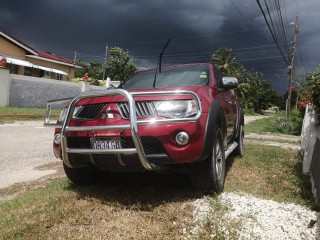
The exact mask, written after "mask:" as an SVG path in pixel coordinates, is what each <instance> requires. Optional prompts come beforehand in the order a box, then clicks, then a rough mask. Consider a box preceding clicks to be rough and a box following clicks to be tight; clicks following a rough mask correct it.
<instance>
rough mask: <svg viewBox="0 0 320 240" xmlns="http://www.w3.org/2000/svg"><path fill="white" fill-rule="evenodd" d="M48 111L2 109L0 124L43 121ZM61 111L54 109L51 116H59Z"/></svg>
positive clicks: (0, 109) (0, 111)
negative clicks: (17, 121)
mask: <svg viewBox="0 0 320 240" xmlns="http://www.w3.org/2000/svg"><path fill="white" fill-rule="evenodd" d="M45 113H46V109H43V108H13V107H0V124H3V123H7V122H14V121H16V120H19V121H22V120H42V119H44V117H45ZM59 114H60V110H57V109H53V110H52V111H51V115H53V116H59Z"/></svg>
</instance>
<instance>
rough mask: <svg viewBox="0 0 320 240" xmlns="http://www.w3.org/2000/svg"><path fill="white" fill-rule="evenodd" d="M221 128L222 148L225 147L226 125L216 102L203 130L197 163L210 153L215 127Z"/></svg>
mask: <svg viewBox="0 0 320 240" xmlns="http://www.w3.org/2000/svg"><path fill="white" fill-rule="evenodd" d="M218 126H219V127H220V128H221V131H222V135H223V139H224V147H226V146H227V138H226V135H227V125H226V118H225V114H224V110H223V108H222V107H221V105H220V103H219V102H218V101H214V102H213V103H212V104H211V106H210V109H209V112H208V118H207V122H206V128H205V136H204V140H203V147H202V152H201V154H200V157H199V161H201V160H205V159H207V158H208V156H209V155H210V154H211V153H212V148H213V144H212V143H213V138H214V136H215V135H216V131H217V127H218Z"/></svg>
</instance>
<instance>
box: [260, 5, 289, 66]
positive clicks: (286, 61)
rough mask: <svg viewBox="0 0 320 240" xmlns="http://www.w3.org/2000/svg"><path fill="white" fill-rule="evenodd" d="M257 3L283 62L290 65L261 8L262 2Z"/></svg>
mask: <svg viewBox="0 0 320 240" xmlns="http://www.w3.org/2000/svg"><path fill="white" fill-rule="evenodd" d="M256 1H257V3H258V5H259V8H260V10H261V12H262V14H263V17H264V20H265V22H266V24H267V26H268V28H269V31H270V33H271V35H272V38H273V40H274V42H275V44H276V45H277V48H278V49H279V52H280V54H281V56H282V58H283V60H284V61H285V63H286V64H288V65H289V62H288V60H287V59H286V58H285V56H284V55H283V53H282V51H281V48H280V45H279V43H278V41H277V39H276V37H275V35H274V33H273V32H272V29H271V27H270V24H269V22H268V20H267V17H266V14H265V13H264V11H263V9H262V6H261V4H260V0H256Z"/></svg>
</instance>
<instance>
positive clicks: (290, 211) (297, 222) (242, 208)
mask: <svg viewBox="0 0 320 240" xmlns="http://www.w3.org/2000/svg"><path fill="white" fill-rule="evenodd" d="M219 201H220V203H221V204H222V205H223V206H225V207H227V208H228V210H227V212H226V213H225V215H224V221H221V220H219V223H221V222H230V220H234V221H240V223H241V226H240V229H238V230H237V234H238V239H266V240H269V239H270V240H271V239H272V240H274V239H293V240H295V239H297V240H300V239H306V240H307V239H308V240H316V239H320V229H319V223H318V222H317V220H318V219H319V217H320V215H319V213H317V212H315V211H311V210H309V209H307V208H305V207H302V206H300V205H296V204H292V203H279V202H275V201H272V200H265V199H259V198H256V197H253V196H251V195H248V194H244V193H222V194H221V195H220V196H219ZM193 205H194V212H193V219H194V223H195V225H194V227H193V228H192V229H191V231H190V234H191V235H193V236H195V234H197V233H199V232H200V231H201V225H202V224H201V221H205V220H206V219H207V218H208V217H209V216H208V214H209V213H210V212H211V213H212V212H213V211H214V209H211V206H210V204H209V203H208V201H207V200H206V199H198V200H196V201H194V203H193ZM223 228H224V226H220V229H223ZM224 233H225V234H226V235H227V232H226V231H224ZM227 239H228V238H227Z"/></svg>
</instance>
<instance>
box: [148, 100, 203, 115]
mask: <svg viewBox="0 0 320 240" xmlns="http://www.w3.org/2000/svg"><path fill="white" fill-rule="evenodd" d="M154 106H155V108H156V110H157V113H158V116H162V117H166V118H186V117H190V116H192V115H195V114H197V112H198V110H199V109H198V106H197V103H196V101H195V100H178V101H155V102H154Z"/></svg>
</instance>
